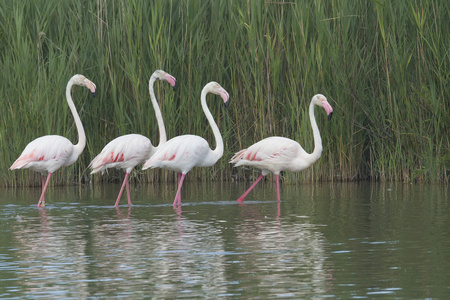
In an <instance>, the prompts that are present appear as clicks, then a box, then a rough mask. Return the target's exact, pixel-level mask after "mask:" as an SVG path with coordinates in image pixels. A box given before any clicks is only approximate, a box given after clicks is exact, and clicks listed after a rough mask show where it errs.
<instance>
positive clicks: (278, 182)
mask: <svg viewBox="0 0 450 300" xmlns="http://www.w3.org/2000/svg"><path fill="white" fill-rule="evenodd" d="M275 178H276V179H277V201H278V202H280V178H279V175H275Z"/></svg>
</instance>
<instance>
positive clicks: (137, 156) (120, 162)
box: [89, 70, 176, 207]
mask: <svg viewBox="0 0 450 300" xmlns="http://www.w3.org/2000/svg"><path fill="white" fill-rule="evenodd" d="M156 80H165V81H167V82H168V83H169V84H170V85H171V86H172V88H173V89H174V90H175V86H176V79H175V77H173V76H172V75H170V74H169V73H166V72H164V71H162V70H156V71H155V72H154V73H153V74H152V76H151V77H150V80H149V83H148V88H149V91H150V99H151V101H152V104H153V109H154V110H155V115H156V120H157V122H158V127H159V144H158V146H156V147H154V146H153V145H152V143H151V142H150V139H148V138H147V137H145V136H143V135H140V134H127V135H123V136H119V137H117V138H115V139H114V140H112V141H111V142H109V143H108V144H107V145H106V146H105V147H104V148H103V150H102V152H100V154H99V155H97V156H96V157H95V158H94V159H93V160H92V162H91V163H90V164H89V166H90V167H91V169H92V172H91V174H94V173H97V172H102V174H103V173H104V172H105V170H106V169H108V168H116V169H124V170H125V178H124V180H123V183H122V187H121V188H120V192H119V196H118V197H117V200H116V203H115V205H114V206H115V207H118V205H119V201H120V198H121V197H122V193H123V189H124V187H125V186H126V187H127V197H128V206H131V198H130V187H129V183H128V178H129V176H130V172H131V171H132V170H133V168H134V167H135V166H137V165H138V164H143V163H144V162H145V161H146V160H148V159H149V158H150V157H151V156H152V155H153V154H154V153H155V151H156V149H158V148H159V147H160V146H161V145H162V144H164V143H165V142H166V141H167V136H166V128H165V127H164V121H163V118H162V114H161V110H160V108H159V105H158V102H157V100H156V97H155V92H154V90H153V85H154V83H155V81H156Z"/></svg>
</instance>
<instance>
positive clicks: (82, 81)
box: [70, 74, 97, 97]
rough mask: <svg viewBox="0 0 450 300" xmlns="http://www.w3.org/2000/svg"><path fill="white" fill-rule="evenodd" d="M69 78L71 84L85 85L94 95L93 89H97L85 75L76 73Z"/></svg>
mask: <svg viewBox="0 0 450 300" xmlns="http://www.w3.org/2000/svg"><path fill="white" fill-rule="evenodd" d="M70 80H71V81H72V82H73V84H76V85H79V86H85V87H87V88H88V89H89V90H90V91H91V93H92V95H94V97H95V90H96V89H97V86H96V85H95V84H94V83H93V82H92V81H90V80H89V79H87V78H86V77H85V76H83V75H80V74H76V75H74V76H72V78H71V79H70Z"/></svg>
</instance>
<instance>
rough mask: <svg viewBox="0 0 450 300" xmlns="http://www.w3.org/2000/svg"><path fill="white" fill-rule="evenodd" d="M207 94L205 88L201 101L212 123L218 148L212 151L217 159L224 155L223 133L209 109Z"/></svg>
mask: <svg viewBox="0 0 450 300" xmlns="http://www.w3.org/2000/svg"><path fill="white" fill-rule="evenodd" d="M206 94H208V92H207V91H206V90H205V89H203V90H202V95H201V103H202V108H203V111H204V112H205V116H206V118H207V119H208V122H209V125H211V128H212V130H213V133H214V137H215V139H216V149H214V150H212V153H213V155H214V156H216V157H217V159H219V158H221V157H222V155H223V140H222V135H221V134H220V131H219V127H217V124H216V122H215V121H214V118H213V116H212V114H211V112H210V111H209V108H208V106H207V105H206Z"/></svg>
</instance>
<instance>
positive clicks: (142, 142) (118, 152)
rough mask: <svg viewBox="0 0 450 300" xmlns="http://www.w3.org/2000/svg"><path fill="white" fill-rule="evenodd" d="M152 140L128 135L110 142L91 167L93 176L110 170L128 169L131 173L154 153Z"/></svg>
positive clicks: (138, 135)
mask: <svg viewBox="0 0 450 300" xmlns="http://www.w3.org/2000/svg"><path fill="white" fill-rule="evenodd" d="M153 151H154V147H153V146H152V143H151V142H150V140H149V139H148V138H147V137H145V136H143V135H140V134H128V135H123V136H120V137H118V138H115V139H114V140H112V141H111V142H109V143H108V144H107V145H106V146H105V147H104V148H103V150H102V151H101V152H100V154H99V155H97V156H96V157H95V158H94V159H93V160H92V162H91V163H90V164H89V167H90V168H91V169H92V172H91V173H92V174H94V173H97V172H102V173H103V172H104V171H105V170H106V169H108V168H118V169H127V172H130V171H131V170H132V169H133V168H134V167H135V166H136V165H138V164H142V163H144V162H145V161H146V160H147V159H148V158H149V157H150V156H151V154H152V153H153Z"/></svg>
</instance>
